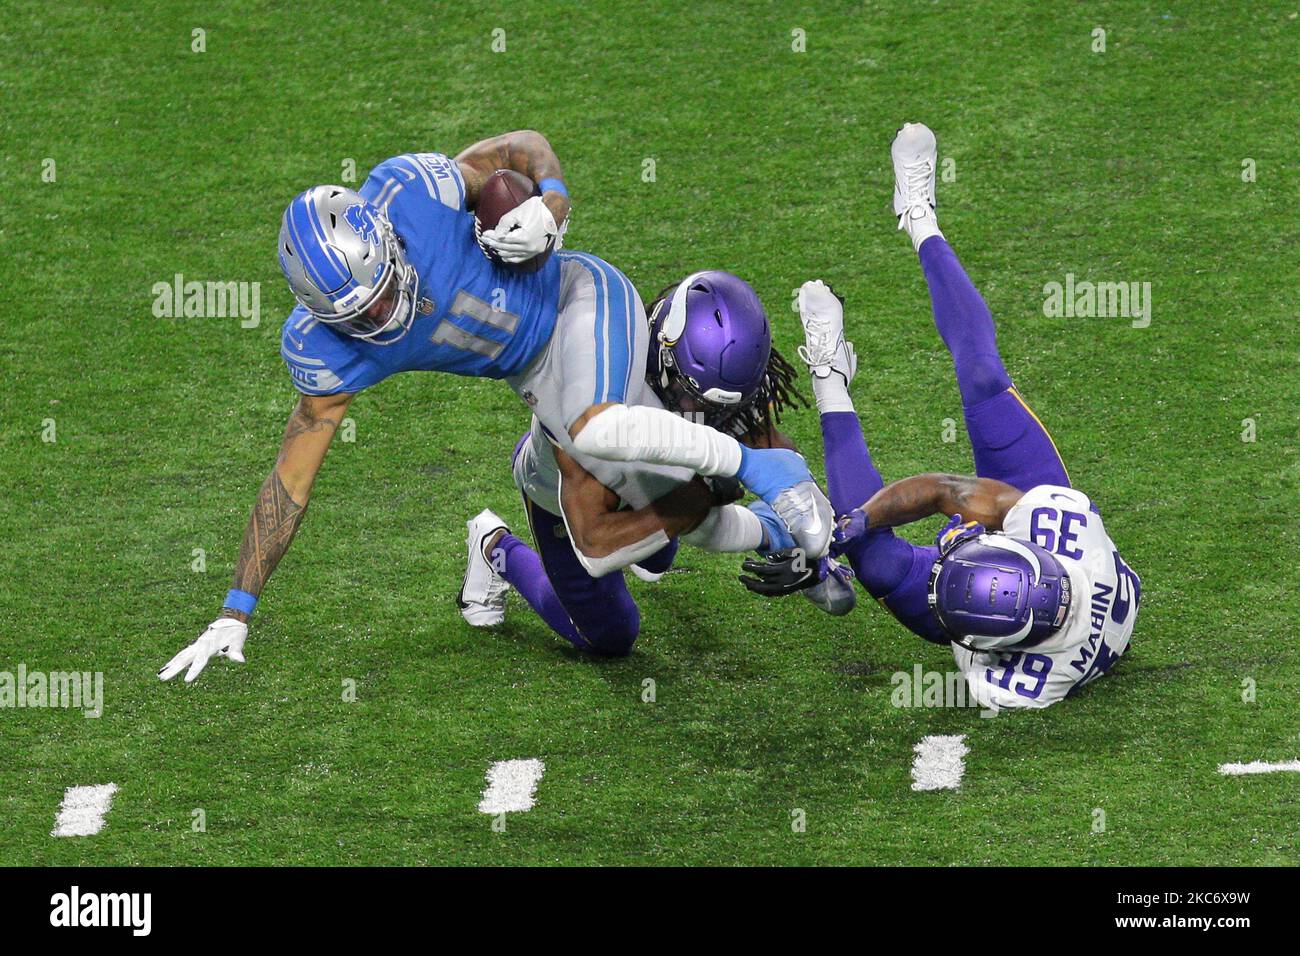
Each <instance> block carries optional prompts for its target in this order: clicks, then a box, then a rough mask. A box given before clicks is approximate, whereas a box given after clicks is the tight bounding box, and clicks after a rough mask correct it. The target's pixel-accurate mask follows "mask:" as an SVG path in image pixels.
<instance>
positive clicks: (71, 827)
mask: <svg viewBox="0 0 1300 956" xmlns="http://www.w3.org/2000/svg"><path fill="white" fill-rule="evenodd" d="M115 793H117V784H115V783H101V784H98V785H96V786H91V787H69V788H68V789H67V790H66V791H64V794H63V803H62V804H60V806H59V815H58V816H57V817H56V818H55V820H54V829H53V830H51V831H50V836H55V837H70V836H92V835H94V834H96V833H98V832H99V831H100V830H102V829H104V815H105V814H106V813H108V808H109V807H110V806H112V805H113V794H115Z"/></svg>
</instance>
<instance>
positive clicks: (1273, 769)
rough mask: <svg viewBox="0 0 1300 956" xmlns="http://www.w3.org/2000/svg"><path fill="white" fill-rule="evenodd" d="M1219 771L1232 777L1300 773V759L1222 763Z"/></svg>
mask: <svg viewBox="0 0 1300 956" xmlns="http://www.w3.org/2000/svg"><path fill="white" fill-rule="evenodd" d="M1219 773H1222V774H1227V775H1228V776H1230V777H1239V776H1241V775H1242V774H1247V773H1300V760H1285V761H1282V762H1281V763H1267V762H1265V761H1263V760H1253V761H1251V762H1250V763H1221V764H1219Z"/></svg>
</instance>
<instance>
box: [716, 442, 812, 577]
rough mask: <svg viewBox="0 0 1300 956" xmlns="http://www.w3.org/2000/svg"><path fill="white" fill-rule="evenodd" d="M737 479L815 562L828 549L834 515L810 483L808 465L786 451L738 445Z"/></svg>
mask: <svg viewBox="0 0 1300 956" xmlns="http://www.w3.org/2000/svg"><path fill="white" fill-rule="evenodd" d="M736 477H737V478H739V479H740V480H741V482H742V483H743V484H744V486H745V487H746V488H748V489H749V490H750V491H752V492H753V493H754V494H756V495H758V497H760V498H762V499H763V500H764V501H766V502H767V503H768V504H769V505H771V506H772V510H773V511H775V512H776V513H777V514H778V515H779V516H780V517H781V520H782V521H783V522H785V526H786V527H787V528H789V529H790V534H791V535H793V536H794V541H795V544H797V545H798V546H799V547H800V548H802V549H803V550H804V553H805V554H807V555H808V557H809V558H810V559H811V560H813V561H816V560H817V559H818V558H822V557H824V556H825V555H826V553H827V551H828V550H829V549H830V543H831V531H832V530H834V527H835V521H834V517H835V512H834V511H833V510H832V509H831V503H830V502H829V501H827V500H826V495H825V494H823V493H822V490H821V489H820V488H819V487H817V482H815V481H813V476H812V472H810V471H809V470H808V463H807V462H806V461H804V460H803V456H802V455H800V454H799V453H798V452H794V451H791V450H789V449H788V448H747V447H745V446H744V445H742V446H741V459H740V470H739V471H738V472H737V473H736Z"/></svg>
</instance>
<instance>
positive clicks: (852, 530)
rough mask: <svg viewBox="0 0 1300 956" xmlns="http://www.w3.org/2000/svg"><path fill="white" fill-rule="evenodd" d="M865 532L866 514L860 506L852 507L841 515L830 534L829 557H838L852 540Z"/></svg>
mask: <svg viewBox="0 0 1300 956" xmlns="http://www.w3.org/2000/svg"><path fill="white" fill-rule="evenodd" d="M866 533H867V515H866V513H865V512H864V511H863V510H862V509H861V508H854V509H853V510H852V511H850V512H849V513H848V514H846V515H842V516H841V517H840V519H839V521H838V522H836V525H835V533H834V534H833V535H831V557H832V558H838V557H839V556H840V555H841V554H843V553H844V551H845V550H846V549H847V548H848V547H849V545H851V544H853V542H854V541H856V540H858V538H861V537H862V536H863V535H864V534H866Z"/></svg>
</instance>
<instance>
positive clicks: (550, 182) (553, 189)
mask: <svg viewBox="0 0 1300 956" xmlns="http://www.w3.org/2000/svg"><path fill="white" fill-rule="evenodd" d="M537 187H538V188H539V189H540V190H541V191H542V192H544V193H559V194H560V195H561V196H563V197H564V198H565V199H568V198H569V191H568V190H567V189H565V188H564V180H563V179H556V178H555V177H554V176H551V177H550V178H548V179H543V180H542V181H541V182H540V183H538V184H537Z"/></svg>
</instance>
